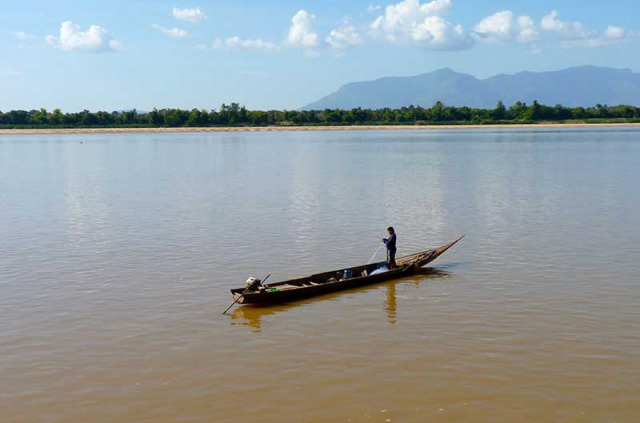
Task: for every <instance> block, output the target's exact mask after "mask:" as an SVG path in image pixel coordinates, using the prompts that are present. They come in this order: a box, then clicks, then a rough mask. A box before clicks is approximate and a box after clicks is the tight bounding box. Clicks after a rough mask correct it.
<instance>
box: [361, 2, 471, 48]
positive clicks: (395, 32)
mask: <svg viewBox="0 0 640 423" xmlns="http://www.w3.org/2000/svg"><path fill="white" fill-rule="evenodd" d="M451 5H452V2H451V0H433V1H431V2H427V3H420V0H404V1H402V2H400V3H397V4H393V5H390V6H387V7H386V8H385V13H384V15H380V16H378V17H377V18H376V19H375V20H374V21H373V23H371V32H372V34H373V35H376V36H383V37H384V38H386V39H387V40H388V41H390V42H392V43H399V44H402V43H411V44H415V45H419V46H423V47H427V48H433V49H441V50H454V49H461V48H467V47H470V46H471V45H472V44H473V39H472V38H471V37H470V36H469V34H468V33H466V32H465V31H463V29H462V26H460V25H453V24H452V23H451V22H449V21H447V20H446V19H444V16H445V15H446V14H447V12H448V11H449V8H450V7H451Z"/></svg>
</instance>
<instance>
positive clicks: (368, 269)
mask: <svg viewBox="0 0 640 423" xmlns="http://www.w3.org/2000/svg"><path fill="white" fill-rule="evenodd" d="M462 238H464V235H463V236H461V237H460V238H458V239H456V240H455V241H453V242H450V243H448V244H445V245H442V246H440V247H438V248H435V249H430V250H425V251H421V252H419V253H415V254H411V255H408V256H404V257H400V258H397V259H396V264H397V266H398V267H397V268H395V269H393V270H387V271H382V272H380V273H378V272H376V270H379V269H383V268H385V267H386V263H385V262H378V263H372V264H365V265H363V266H356V267H348V268H345V269H338V270H332V271H330V272H323V273H317V274H315V275H311V276H305V277H303V278H297V279H291V280H288V281H282V282H274V283H269V284H265V285H264V286H261V287H260V288H259V289H258V290H255V291H252V292H246V289H247V288H246V287H243V288H234V289H232V290H231V294H232V295H233V299H234V300H237V302H238V304H276V303H284V302H288V301H294V300H299V299H303V298H309V297H315V296H317V295H322V294H326V293H329V292H335V291H341V290H344V289H351V288H356V287H359V286H364V285H370V284H374V283H377V282H382V281H386V280H390V279H397V278H401V277H404V276H408V275H411V274H413V273H416V272H417V271H418V270H419V269H420V268H421V267H423V266H425V265H427V264H428V263H431V262H432V261H434V260H435V259H436V258H438V257H439V256H440V255H441V254H443V253H444V252H445V251H447V250H448V249H449V248H451V247H453V246H454V245H455V244H456V243H457V242H458V241H460V240H461V239H462ZM345 271H346V272H345ZM345 273H346V274H349V273H350V274H351V275H352V277H348V278H344V275H345Z"/></svg>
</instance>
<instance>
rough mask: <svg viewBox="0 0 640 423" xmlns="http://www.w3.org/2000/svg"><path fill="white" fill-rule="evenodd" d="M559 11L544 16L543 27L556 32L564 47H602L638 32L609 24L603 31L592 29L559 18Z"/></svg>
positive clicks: (628, 37) (633, 35)
mask: <svg viewBox="0 0 640 423" xmlns="http://www.w3.org/2000/svg"><path fill="white" fill-rule="evenodd" d="M558 16H559V14H558V12H557V11H555V10H553V11H551V13H549V14H548V15H547V16H545V17H544V18H542V23H541V27H542V29H544V30H545V31H547V32H550V33H555V34H556V35H558V36H559V37H560V39H561V40H562V47H565V48H575V47H602V46H606V45H610V44H615V43H619V42H621V41H626V40H629V39H631V38H633V37H635V36H637V34H636V33H635V32H631V31H626V30H625V29H623V28H620V27H618V26H612V25H610V26H608V27H607V29H606V30H605V31H604V32H603V33H599V32H597V31H591V30H589V29H587V28H586V27H585V26H584V25H582V24H581V23H580V22H565V21H561V20H560V19H558Z"/></svg>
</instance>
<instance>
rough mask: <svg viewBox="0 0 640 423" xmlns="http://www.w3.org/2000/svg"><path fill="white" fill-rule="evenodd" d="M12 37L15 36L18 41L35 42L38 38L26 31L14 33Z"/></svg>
mask: <svg viewBox="0 0 640 423" xmlns="http://www.w3.org/2000/svg"><path fill="white" fill-rule="evenodd" d="M11 35H13V36H14V37H16V38H17V39H18V40H23V41H26V40H33V39H35V38H36V36H35V35H31V34H27V33H26V32H24V31H12V32H11Z"/></svg>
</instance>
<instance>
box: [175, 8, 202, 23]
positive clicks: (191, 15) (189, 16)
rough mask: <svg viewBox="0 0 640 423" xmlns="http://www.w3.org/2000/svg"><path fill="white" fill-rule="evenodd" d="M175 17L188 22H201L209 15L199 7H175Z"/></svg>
mask: <svg viewBox="0 0 640 423" xmlns="http://www.w3.org/2000/svg"><path fill="white" fill-rule="evenodd" d="M173 17H174V18H176V19H180V20H181V21H187V22H201V21H204V20H206V19H207V15H205V14H204V12H203V11H202V10H200V8H199V7H196V8H195V9H177V8H174V9H173Z"/></svg>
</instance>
